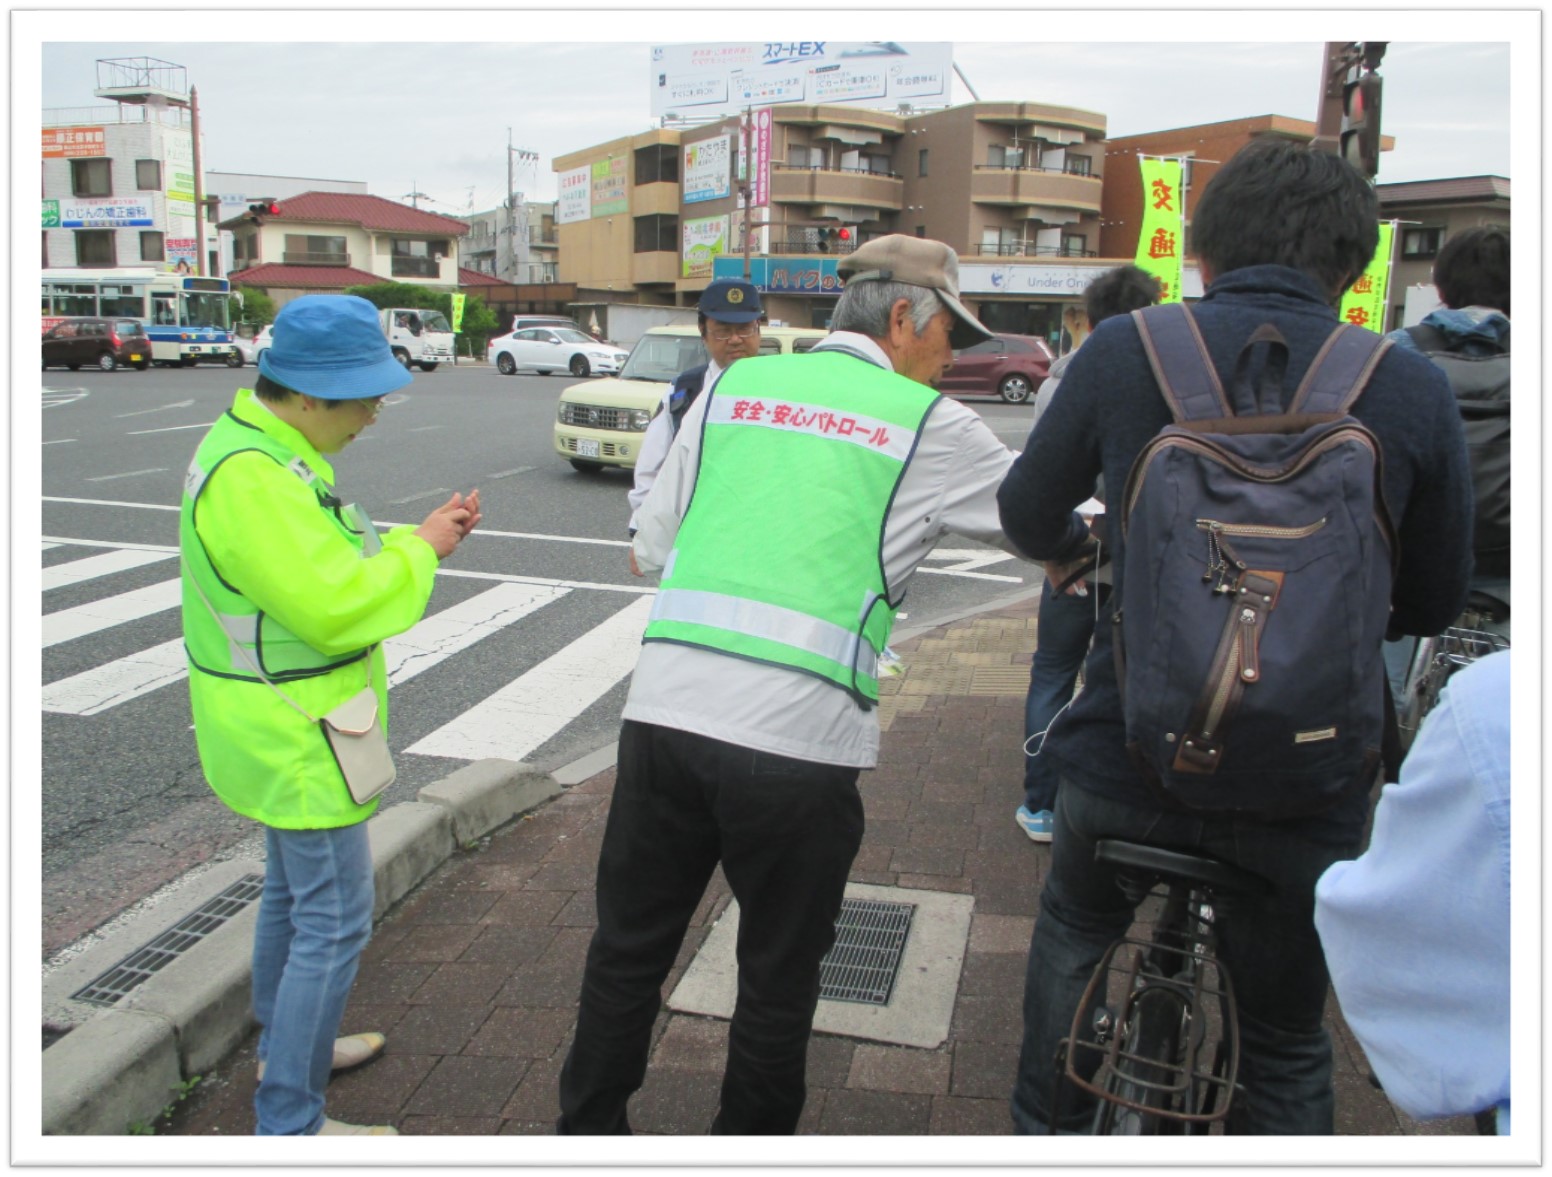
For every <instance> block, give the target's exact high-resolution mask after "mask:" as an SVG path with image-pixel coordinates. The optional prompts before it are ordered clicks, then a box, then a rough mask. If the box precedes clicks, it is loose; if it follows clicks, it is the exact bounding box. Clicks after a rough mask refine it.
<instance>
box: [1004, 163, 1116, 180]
mask: <svg viewBox="0 0 1552 1177" xmlns="http://www.w3.org/2000/svg"><path fill="white" fill-rule="evenodd" d="M975 170H976V171H978V172H1051V173H1053V174H1055V175H1058V176H1061V175H1067V176H1088V177H1089V178H1090V179H1094V180H1097V179H1099V176H1098V175H1096V174H1095V173H1094V172H1093V171H1092V170H1089V171H1085V170H1083V169H1082V168H1077V167H1074V166H1073V165H1072V164H1070V163H1068V164H1064V165H1063V166H1061V167H1059V168H1043V167H1041V166H1040V165H1039V164H1011V163H1009V164H1002V163H978V164H976V165H975Z"/></svg>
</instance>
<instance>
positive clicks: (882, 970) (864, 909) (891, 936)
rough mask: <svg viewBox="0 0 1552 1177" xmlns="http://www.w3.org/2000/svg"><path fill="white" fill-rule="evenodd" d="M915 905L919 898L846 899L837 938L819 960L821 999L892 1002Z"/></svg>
mask: <svg viewBox="0 0 1552 1177" xmlns="http://www.w3.org/2000/svg"><path fill="white" fill-rule="evenodd" d="M915 911H916V905H915V904H914V903H878V902H875V901H873V900H869V899H846V900H842V902H841V914H840V915H838V916H836V917H835V943H834V945H832V946H831V948H830V951H829V952H827V953H825V958H824V960H822V961H820V962H819V996H820V998H821V1000H825V1001H855V1002H859V1003H861V1004H863V1005H888V1004H889V998H890V995H891V994H892V993H893V992H894V987H895V974H896V973H898V972H899V971H900V957H901V955H902V954H903V953H904V951H905V938H906V937H907V936H908V935H909V934H910V931H911V916H912V915H913V914H914V913H915Z"/></svg>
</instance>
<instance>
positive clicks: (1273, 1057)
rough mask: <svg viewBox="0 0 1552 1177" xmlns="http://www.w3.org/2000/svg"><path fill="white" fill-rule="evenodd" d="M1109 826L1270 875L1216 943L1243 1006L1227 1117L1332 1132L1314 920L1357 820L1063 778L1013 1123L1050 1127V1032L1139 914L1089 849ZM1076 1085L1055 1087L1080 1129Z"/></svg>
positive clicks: (1246, 1125) (1084, 1112)
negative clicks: (1124, 795) (1191, 805)
mask: <svg viewBox="0 0 1552 1177" xmlns="http://www.w3.org/2000/svg"><path fill="white" fill-rule="evenodd" d="M1106 837H1113V838H1122V839H1126V840H1128V841H1133V842H1146V843H1152V844H1155V845H1160V846H1167V847H1171V848H1173V849H1176V850H1181V851H1185V852H1187V853H1190V852H1196V853H1203V854H1208V855H1211V856H1214V857H1217V858H1222V859H1224V860H1225V861H1228V862H1232V863H1234V864H1236V865H1238V866H1242V867H1244V868H1245V869H1247V870H1251V871H1254V872H1255V873H1256V874H1259V875H1261V876H1262V877H1263V878H1265V879H1267V880H1268V881H1269V882H1271V884H1272V892H1271V894H1270V895H1268V896H1266V897H1264V898H1260V899H1241V898H1237V899H1236V900H1235V901H1234V905H1233V908H1232V911H1231V912H1230V914H1229V916H1228V917H1227V918H1226V919H1225V920H1224V921H1223V923H1222V925H1221V926H1220V928H1219V950H1218V956H1219V959H1220V961H1222V963H1223V965H1224V966H1225V968H1226V969H1227V970H1228V973H1229V975H1230V977H1231V978H1232V980H1233V985H1234V996H1235V1003H1236V1008H1237V1010H1238V1013H1239V1033H1240V1050H1241V1059H1240V1071H1239V1077H1240V1081H1241V1083H1242V1084H1243V1086H1244V1091H1243V1093H1242V1094H1237V1095H1236V1096H1235V1100H1234V1104H1233V1106H1232V1107H1231V1109H1230V1117H1229V1123H1228V1128H1229V1130H1230V1131H1232V1132H1237V1133H1246V1134H1256V1135H1263V1134H1274V1135H1329V1134H1330V1133H1331V1132H1332V1129H1333V1102H1334V1101H1333V1095H1332V1089H1331V1041H1330V1038H1329V1036H1328V1035H1327V1033H1326V1031H1325V1028H1324V1025H1323V1024H1322V1015H1323V1014H1324V1011H1325V1003H1326V991H1327V988H1328V987H1329V984H1330V980H1329V977H1328V976H1327V973H1326V959H1325V955H1324V953H1323V952H1322V951H1321V947H1320V939H1319V937H1318V936H1317V935H1316V932H1315V921H1314V908H1315V881H1316V880H1317V879H1318V878H1320V875H1321V873H1322V872H1323V871H1324V870H1325V869H1326V867H1328V866H1330V865H1331V863H1333V862H1335V861H1337V860H1338V859H1342V858H1351V857H1353V855H1354V854H1355V853H1356V852H1357V842H1358V831H1357V830H1353V831H1352V832H1351V833H1349V832H1348V831H1347V829H1346V828H1337V827H1334V826H1332V825H1331V824H1330V823H1325V824H1323V825H1317V824H1316V823H1314V822H1306V823H1295V822H1285V823H1280V824H1275V825H1274V824H1268V823H1265V822H1255V821H1249V820H1243V819H1235V818H1231V817H1224V818H1210V819H1204V818H1197V817H1189V816H1184V815H1181V814H1176V813H1164V812H1161V811H1159V810H1156V809H1154V810H1150V809H1145V808H1142V807H1140V806H1137V805H1132V804H1128V803H1126V802H1121V801H1115V800H1112V799H1110V798H1108V797H1102V796H1100V795H1098V794H1096V793H1093V792H1090V791H1089V790H1088V789H1086V788H1084V787H1083V786H1082V784H1081V783H1079V782H1075V781H1074V780H1073V779H1072V778H1070V777H1068V778H1064V779H1063V781H1062V783H1061V788H1060V790H1059V792H1058V794H1057V805H1056V829H1055V836H1054V837H1053V839H1052V841H1051V868H1050V872H1049V874H1048V875H1047V876H1046V880H1045V888H1044V890H1043V891H1042V892H1041V894H1040V915H1039V917H1038V918H1037V920H1036V921H1035V931H1034V936H1033V937H1032V938H1031V940H1030V945H1029V964H1028V969H1027V972H1026V974H1025V979H1024V1038H1023V1043H1022V1046H1021V1049H1020V1052H1019V1065H1018V1077H1017V1080H1016V1082H1015V1085H1014V1089H1013V1100H1012V1112H1013V1127H1014V1131H1015V1132H1016V1133H1019V1134H1025V1135H1027V1134H1032V1133H1042V1132H1044V1131H1045V1125H1046V1123H1047V1119H1048V1117H1049V1115H1050V1114H1051V1097H1052V1090H1053V1083H1054V1080H1055V1075H1056V1070H1055V1058H1056V1050H1057V1044H1058V1043H1059V1042H1060V1041H1061V1040H1062V1039H1063V1038H1065V1037H1067V1036H1068V1033H1069V1032H1070V1030H1071V1027H1072V1022H1073V1015H1074V1014H1075V1013H1076V1011H1077V1008H1078V1002H1079V1001H1080V1000H1081V998H1082V996H1083V990H1084V987H1085V986H1086V985H1087V984H1088V981H1089V978H1090V976H1091V975H1092V974H1093V972H1094V968H1095V966H1096V965H1097V964H1098V963H1099V960H1100V958H1101V957H1102V956H1103V955H1104V952H1105V949H1106V948H1108V947H1109V945H1110V943H1111V941H1113V940H1115V939H1116V938H1117V937H1118V936H1120V935H1121V934H1122V933H1124V932H1125V931H1126V930H1127V928H1128V927H1129V926H1130V925H1131V923H1132V920H1133V917H1134V914H1135V913H1134V910H1133V907H1132V905H1131V904H1130V903H1129V902H1127V899H1126V897H1125V896H1124V895H1123V894H1122V893H1121V890H1120V888H1119V887H1118V886H1116V882H1115V872H1114V871H1113V870H1112V869H1111V868H1110V867H1108V866H1105V865H1104V864H1101V863H1096V862H1095V861H1094V843H1095V842H1096V841H1097V840H1098V839H1100V838H1106ZM1089 1021H1090V1019H1089V1017H1088V1016H1085V1017H1084V1018H1083V1019H1082V1022H1081V1025H1082V1028H1083V1029H1082V1033H1084V1035H1085V1036H1088V1034H1089V1030H1088V1027H1089ZM1096 1061H1097V1060H1096ZM1079 1095H1080V1093H1079V1092H1077V1091H1075V1090H1074V1089H1073V1088H1072V1087H1071V1086H1070V1085H1069V1086H1068V1088H1067V1090H1066V1092H1065V1094H1064V1096H1063V1100H1062V1113H1063V1115H1062V1122H1061V1124H1060V1125H1059V1127H1061V1128H1062V1129H1064V1130H1068V1129H1071V1130H1082V1129H1083V1127H1084V1125H1085V1124H1086V1123H1087V1122H1088V1120H1089V1118H1090V1116H1091V1115H1092V1107H1093V1105H1092V1101H1089V1102H1088V1103H1087V1104H1085V1103H1084V1101H1082V1100H1080V1099H1079V1098H1078V1096H1079Z"/></svg>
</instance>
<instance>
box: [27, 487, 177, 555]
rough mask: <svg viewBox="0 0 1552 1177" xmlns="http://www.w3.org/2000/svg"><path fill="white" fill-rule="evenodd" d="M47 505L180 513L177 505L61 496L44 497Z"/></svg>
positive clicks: (83, 541) (106, 545)
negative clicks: (141, 509)
mask: <svg viewBox="0 0 1552 1177" xmlns="http://www.w3.org/2000/svg"><path fill="white" fill-rule="evenodd" d="M43 501H44V502H45V503H78V504H80V505H81V506H83V507H142V508H144V509H145V510H147V511H179V510H182V508H181V507H179V506H178V504H177V503H121V502H118V501H117V500H115V499H67V498H63V497H61V496H59V495H44V496H43ZM67 542H69V543H83V544H84V543H85V542H86V541H85V540H69V541H67ZM103 546H104V547H130V546H132V545H130V544H104V545H103Z"/></svg>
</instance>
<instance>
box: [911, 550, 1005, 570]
mask: <svg viewBox="0 0 1552 1177" xmlns="http://www.w3.org/2000/svg"><path fill="white" fill-rule="evenodd" d="M927 559H929V560H931V561H933V562H937V561H940V560H953V561H957V563H952V564H949V565H948V566H947V567H946V568H938V569H935V570H934V571H937V572H970V571H972V570H973V569H976V568H985V567H987V566H988V565H990V564H1001V563H1003V561H1005V560H1012V559H1014V557H1013V556H1011V555H1009V554H1008V553H1007V552H1004V551H1001V550H999V549H997V548H935V549H934V550H933V552H932V555H930V556H928V557H927Z"/></svg>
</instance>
